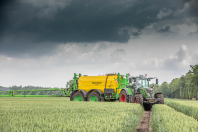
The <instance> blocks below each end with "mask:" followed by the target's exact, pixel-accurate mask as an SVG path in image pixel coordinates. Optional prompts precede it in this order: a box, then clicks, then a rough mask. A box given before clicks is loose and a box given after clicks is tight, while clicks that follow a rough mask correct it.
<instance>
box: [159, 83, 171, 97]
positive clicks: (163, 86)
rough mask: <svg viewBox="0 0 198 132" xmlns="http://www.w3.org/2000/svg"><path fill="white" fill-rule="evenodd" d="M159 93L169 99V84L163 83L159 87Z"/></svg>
mask: <svg viewBox="0 0 198 132" xmlns="http://www.w3.org/2000/svg"><path fill="white" fill-rule="evenodd" d="M159 89H160V91H161V92H162V94H163V95H164V97H170V89H169V84H168V83H167V82H163V83H162V84H161V85H160V88H159Z"/></svg>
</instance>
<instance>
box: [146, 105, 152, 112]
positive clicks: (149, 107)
mask: <svg viewBox="0 0 198 132" xmlns="http://www.w3.org/2000/svg"><path fill="white" fill-rule="evenodd" d="M151 108H152V105H151V104H144V110H146V111H150V110H151Z"/></svg>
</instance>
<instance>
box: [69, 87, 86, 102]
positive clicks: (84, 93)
mask: <svg viewBox="0 0 198 132" xmlns="http://www.w3.org/2000/svg"><path fill="white" fill-rule="evenodd" d="M77 91H80V92H81V93H82V94H83V96H84V97H87V92H86V91H85V90H82V89H76V90H74V91H73V92H72V93H71V94H70V100H71V97H72V95H73V94H74V93H75V92H77Z"/></svg>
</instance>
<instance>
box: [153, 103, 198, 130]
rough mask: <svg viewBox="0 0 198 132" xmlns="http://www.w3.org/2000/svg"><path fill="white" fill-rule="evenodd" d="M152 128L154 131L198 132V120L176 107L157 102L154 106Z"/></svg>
mask: <svg viewBox="0 0 198 132" xmlns="http://www.w3.org/2000/svg"><path fill="white" fill-rule="evenodd" d="M151 126H152V129H153V131H154V132H197V131H198V121H197V120H195V119H194V118H192V117H189V116H187V115H185V114H183V113H180V112H177V111H176V110H175V109H173V108H171V107H169V106H167V105H160V104H155V105H154V106H153V107H152V124H151Z"/></svg>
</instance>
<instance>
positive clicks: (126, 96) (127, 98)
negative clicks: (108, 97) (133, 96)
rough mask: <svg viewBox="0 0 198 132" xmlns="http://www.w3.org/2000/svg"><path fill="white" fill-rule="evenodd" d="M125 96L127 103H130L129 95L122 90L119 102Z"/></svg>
mask: <svg viewBox="0 0 198 132" xmlns="http://www.w3.org/2000/svg"><path fill="white" fill-rule="evenodd" d="M123 94H124V95H125V102H129V97H128V95H127V93H126V91H125V90H122V91H121V92H120V94H119V102H121V96H122V95H123Z"/></svg>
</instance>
